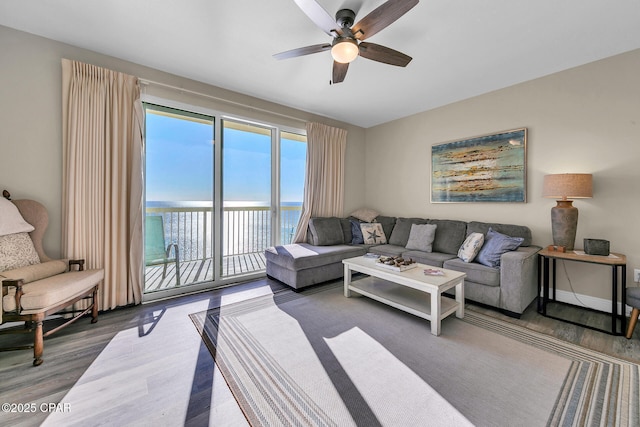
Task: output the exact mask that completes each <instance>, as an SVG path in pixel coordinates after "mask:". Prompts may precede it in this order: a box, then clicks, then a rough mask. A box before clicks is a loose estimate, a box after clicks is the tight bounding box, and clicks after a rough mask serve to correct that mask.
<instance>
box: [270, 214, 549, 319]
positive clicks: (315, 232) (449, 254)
mask: <svg viewBox="0 0 640 427" xmlns="http://www.w3.org/2000/svg"><path fill="white" fill-rule="evenodd" d="M374 222H378V223H380V224H381V225H382V228H383V230H384V234H385V237H386V240H387V243H384V244H354V243H352V242H353V239H354V235H353V233H352V227H353V225H354V223H355V219H354V218H335V217H334V218H312V219H311V221H310V223H309V232H308V239H307V240H308V242H309V243H299V244H290V245H283V246H275V247H271V248H269V249H267V250H266V251H265V257H266V260H267V275H268V276H269V277H272V278H274V279H277V280H279V281H281V282H283V283H285V284H287V285H289V286H291V287H292V288H295V289H300V288H303V287H306V286H310V285H314V284H318V283H322V282H325V281H328V280H333V279H337V278H340V277H342V276H343V271H344V268H343V264H342V260H343V259H346V258H351V257H355V256H359V255H364V254H365V253H367V252H372V253H376V254H379V255H387V256H402V257H403V258H405V259H406V258H411V259H413V260H415V261H417V262H419V263H422V264H427V265H431V266H435V267H442V268H447V269H450V270H456V271H461V272H464V273H466V274H467V277H466V279H465V298H466V299H468V300H471V301H475V302H479V303H482V304H487V305H489V306H492V307H496V308H498V309H501V310H502V311H504V312H506V313H507V314H510V315H515V316H519V315H520V314H522V312H523V311H524V310H525V309H526V308H527V307H528V306H529V304H530V303H531V302H532V301H533V300H534V299H535V298H536V295H537V288H538V285H537V271H538V257H537V252H538V251H539V250H540V247H538V246H534V245H532V243H531V230H530V229H529V228H528V227H526V226H521V225H510V224H497V223H485V222H477V221H472V222H465V221H458V220H440V219H423V218H395V217H388V216H378V217H377V218H376V219H375V221H374ZM413 224H435V225H436V226H437V227H436V232H435V238H434V240H433V244H432V251H431V252H427V251H421V250H415V249H407V247H406V246H407V242H408V240H409V236H410V233H411V227H412V225H413ZM489 229H492V230H493V231H495V232H498V233H501V234H504V235H507V236H511V237H515V238H521V239H522V243H521V244H520V246H519V247H518V248H517V249H516V250H512V251H508V252H506V253H504V254H502V255H501V256H500V265H499V266H498V267H489V266H487V265H483V264H480V263H478V262H473V261H472V262H465V261H463V260H462V259H460V258H458V250H459V249H460V246H461V245H462V244H463V243H464V241H465V239H466V238H467V236H469V235H470V234H471V233H482V234H483V235H485V236H486V235H487V233H488V232H489Z"/></svg>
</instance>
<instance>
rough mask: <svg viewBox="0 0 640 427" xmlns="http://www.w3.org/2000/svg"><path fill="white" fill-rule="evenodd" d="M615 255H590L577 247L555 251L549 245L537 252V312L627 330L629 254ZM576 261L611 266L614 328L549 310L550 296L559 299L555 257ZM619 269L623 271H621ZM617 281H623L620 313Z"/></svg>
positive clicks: (614, 332) (613, 330)
mask: <svg viewBox="0 0 640 427" xmlns="http://www.w3.org/2000/svg"><path fill="white" fill-rule="evenodd" d="M611 255H612V256H599V255H587V254H577V253H575V252H574V251H571V252H553V251H549V250H547V249H543V250H541V251H540V252H538V257H539V261H540V262H539V267H538V276H539V277H538V313H540V314H542V315H543V316H547V317H550V318H553V319H556V320H562V321H564V322H568V323H572V324H574V325H579V326H584V327H585V328H589V329H593V330H596V331H601V332H606V333H608V334H612V335H624V333H625V330H626V322H627V318H626V316H625V312H624V308H625V301H626V285H627V283H626V282H627V257H626V256H625V255H623V254H618V253H613V252H612V253H611ZM559 259H560V260H565V261H577V262H586V263H589V264H598V265H604V266H609V267H611V331H607V330H604V329H600V328H595V327H593V326H589V325H584V324H581V323H578V322H573V321H571V320H566V319H562V318H559V317H554V316H551V315H548V314H547V303H548V302H549V300H551V301H555V300H556V261H557V260H559ZM549 261H551V269H550V268H549ZM618 270H620V274H618ZM549 276H551V284H552V286H553V296H552V297H551V298H550V297H549V282H550V280H549ZM618 282H620V285H621V291H620V295H621V297H622V298H621V301H622V310H621V311H622V312H621V313H620V315H618ZM540 291H542V299H540ZM617 319H620V320H621V330H620V331H618V329H617Z"/></svg>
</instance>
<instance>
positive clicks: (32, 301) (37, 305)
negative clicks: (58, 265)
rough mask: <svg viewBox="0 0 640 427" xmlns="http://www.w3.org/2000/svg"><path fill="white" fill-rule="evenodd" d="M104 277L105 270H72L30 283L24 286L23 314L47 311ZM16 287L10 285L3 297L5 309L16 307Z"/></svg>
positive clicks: (21, 301)
mask: <svg viewBox="0 0 640 427" xmlns="http://www.w3.org/2000/svg"><path fill="white" fill-rule="evenodd" d="M103 278H104V270H84V271H70V272H68V273H63V274H57V275H55V276H51V277H47V278H46V279H42V280H37V281H35V282H31V283H28V284H26V285H24V286H23V287H22V290H23V292H24V294H23V295H22V299H21V300H20V304H21V305H22V310H23V311H22V313H23V314H32V313H37V312H39V311H46V310H47V309H50V308H53V307H55V306H56V305H58V304H60V303H63V302H65V301H69V300H71V299H72V298H75V297H77V296H80V295H82V294H84V293H87V292H88V291H89V290H90V289H91V288H92V287H93V286H95V285H97V284H98V282H100V280H102V279H103ZM15 292H16V289H15V287H13V286H10V287H9V293H8V295H5V296H4V297H3V298H2V306H3V309H4V311H5V313H6V312H7V311H12V310H15V309H16V301H15Z"/></svg>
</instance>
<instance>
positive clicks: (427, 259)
mask: <svg viewBox="0 0 640 427" xmlns="http://www.w3.org/2000/svg"><path fill="white" fill-rule="evenodd" d="M455 257H456V255H451V254H443V253H442V252H423V251H407V250H405V251H403V252H402V258H404V259H412V260H414V261H415V262H419V263H420V264H427V265H432V266H434V267H442V264H443V263H444V262H445V261H447V260H450V259H453V258H455Z"/></svg>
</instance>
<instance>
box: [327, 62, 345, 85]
mask: <svg viewBox="0 0 640 427" xmlns="http://www.w3.org/2000/svg"><path fill="white" fill-rule="evenodd" d="M348 69H349V63H348V62H347V63H346V64H343V63H342V62H338V61H333V78H332V79H331V83H342V82H343V81H344V78H345V77H346V76H347V70H348Z"/></svg>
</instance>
